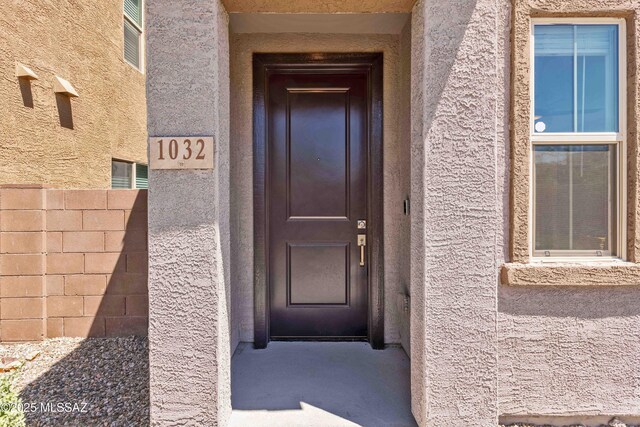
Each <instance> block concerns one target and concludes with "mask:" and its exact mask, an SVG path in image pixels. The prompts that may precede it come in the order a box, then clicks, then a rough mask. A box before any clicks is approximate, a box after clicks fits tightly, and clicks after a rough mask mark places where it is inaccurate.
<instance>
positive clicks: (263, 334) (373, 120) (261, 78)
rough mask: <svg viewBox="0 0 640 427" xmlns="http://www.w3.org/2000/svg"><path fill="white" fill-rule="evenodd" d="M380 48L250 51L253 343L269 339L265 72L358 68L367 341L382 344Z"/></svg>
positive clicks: (263, 344)
mask: <svg viewBox="0 0 640 427" xmlns="http://www.w3.org/2000/svg"><path fill="white" fill-rule="evenodd" d="M382 66H383V54H382V52H376V53H254V54H253V248H254V249H253V292H254V293H253V295H254V346H255V348H266V347H267V344H268V343H269V337H270V331H269V312H270V308H269V245H268V242H269V235H268V233H269V204H268V202H269V199H268V197H269V194H268V188H269V187H268V184H269V162H268V161H267V159H268V156H269V152H268V144H267V134H268V132H267V120H266V119H267V113H268V111H267V105H266V100H267V97H268V86H267V77H268V76H269V73H270V72H272V71H273V70H283V69H284V70H292V71H295V70H309V69H322V70H335V71H344V70H346V71H363V72H365V73H366V74H367V86H368V102H367V104H368V112H367V113H368V114H367V121H368V124H369V126H368V128H369V129H368V134H369V135H368V136H369V137H368V144H367V145H368V146H367V190H366V191H367V220H368V223H367V240H368V242H367V246H368V249H369V250H368V251H367V258H368V259H367V261H368V266H369V268H368V288H369V289H368V312H369V314H368V327H367V334H368V341H369V343H370V344H371V347H373V348H374V349H382V348H384V245H383V243H384V236H383V148H382V146H383V133H382V132H383V131H382V126H383V122H382V120H383V118H382V111H383V105H382V100H383V75H382V74H383V71H382Z"/></svg>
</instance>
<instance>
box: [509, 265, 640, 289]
mask: <svg viewBox="0 0 640 427" xmlns="http://www.w3.org/2000/svg"><path fill="white" fill-rule="evenodd" d="M500 282H501V283H502V284H503V285H509V286H581V287H582V286H640V264H636V263H632V262H622V261H612V262H597V263H596V262H594V263H564V262H563V263H548V264H547V263H529V264H521V263H507V264H504V265H503V266H502V269H501V272H500Z"/></svg>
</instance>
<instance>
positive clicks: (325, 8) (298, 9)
mask: <svg viewBox="0 0 640 427" xmlns="http://www.w3.org/2000/svg"><path fill="white" fill-rule="evenodd" d="M415 1H416V0H222V3H223V4H224V6H225V8H226V9H227V12H230V13H233V12H235V13H402V12H405V13H406V12H411V8H412V7H413V4H414V3H415Z"/></svg>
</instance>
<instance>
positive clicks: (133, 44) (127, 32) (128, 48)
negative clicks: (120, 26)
mask: <svg viewBox="0 0 640 427" xmlns="http://www.w3.org/2000/svg"><path fill="white" fill-rule="evenodd" d="M140 37H141V33H140V31H138V29H137V28H136V27H135V26H133V24H131V22H129V21H128V20H127V19H125V20H124V59H126V60H127V62H128V63H130V64H131V65H133V66H134V67H136V68H140Z"/></svg>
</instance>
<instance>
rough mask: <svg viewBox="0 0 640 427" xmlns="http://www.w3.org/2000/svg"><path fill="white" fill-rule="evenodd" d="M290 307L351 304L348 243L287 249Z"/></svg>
mask: <svg viewBox="0 0 640 427" xmlns="http://www.w3.org/2000/svg"><path fill="white" fill-rule="evenodd" d="M288 252H289V253H288V260H287V263H288V270H289V277H288V288H289V292H288V294H289V305H347V304H349V243H305V244H291V243H290V244H289V245H288Z"/></svg>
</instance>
